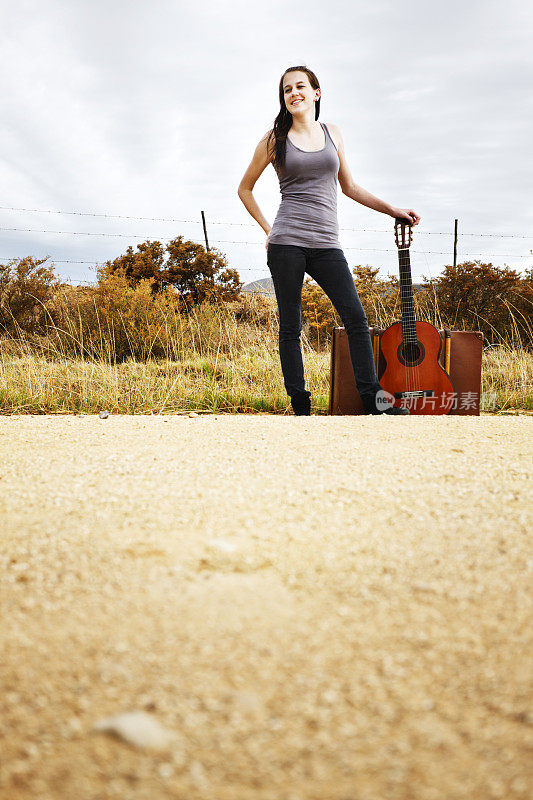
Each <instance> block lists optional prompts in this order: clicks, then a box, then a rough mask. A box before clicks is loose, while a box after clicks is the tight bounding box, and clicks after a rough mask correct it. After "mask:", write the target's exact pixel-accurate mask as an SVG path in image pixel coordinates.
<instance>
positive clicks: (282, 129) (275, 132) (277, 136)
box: [267, 66, 320, 172]
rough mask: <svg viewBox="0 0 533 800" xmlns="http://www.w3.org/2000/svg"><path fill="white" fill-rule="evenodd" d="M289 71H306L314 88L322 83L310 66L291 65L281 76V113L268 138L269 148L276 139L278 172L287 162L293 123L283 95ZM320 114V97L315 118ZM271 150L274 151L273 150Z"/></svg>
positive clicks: (275, 164)
mask: <svg viewBox="0 0 533 800" xmlns="http://www.w3.org/2000/svg"><path fill="white" fill-rule="evenodd" d="M287 72H305V74H306V75H307V77H308V78H309V83H310V84H311V87H312V88H313V89H320V84H319V82H318V78H317V76H316V75H315V73H314V72H313V71H312V70H310V69H309V68H308V67H305V66H304V67H289V68H288V69H286V70H285V72H284V73H283V75H282V76H281V79H280V82H279V104H280V109H279V114H278V116H277V117H276V119H275V120H274V127H273V128H272V130H271V131H270V134H269V136H268V139H267V148H268V147H269V146H270V144H271V142H272V139H273V140H274V149H273V152H274V153H275V155H274V160H273V161H272V164H273V166H274V169H275V170H276V172H277V171H278V169H280V167H282V166H283V164H284V163H285V148H286V147H287V134H288V132H289V130H290V128H291V125H292V114H291V112H290V111H289V110H288V108H287V106H286V105H285V98H284V96H283V78H284V77H285V75H286V74H287ZM319 115H320V97H319V98H318V100H315V120H316V119H318V117H319ZM270 152H272V150H271V151H270Z"/></svg>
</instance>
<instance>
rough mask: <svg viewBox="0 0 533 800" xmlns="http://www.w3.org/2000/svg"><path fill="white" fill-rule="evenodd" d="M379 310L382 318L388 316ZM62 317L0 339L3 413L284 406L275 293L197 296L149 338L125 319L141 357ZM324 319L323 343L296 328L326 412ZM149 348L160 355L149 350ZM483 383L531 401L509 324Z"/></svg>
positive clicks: (530, 368)
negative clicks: (122, 352) (37, 331)
mask: <svg viewBox="0 0 533 800" xmlns="http://www.w3.org/2000/svg"><path fill="white" fill-rule="evenodd" d="M369 319H370V317H369ZM376 319H377V322H378V324H379V325H380V326H381V327H386V325H387V324H390V322H392V321H393V320H390V321H389V320H387V319H385V318H382V317H381V315H380V316H379V318H376ZM66 320H67V321H66V324H65V326H64V327H63V328H58V327H57V326H56V325H51V326H50V329H49V333H48V335H47V336H45V337H42V336H41V337H36V336H33V337H29V336H27V335H25V334H24V332H23V331H19V334H18V336H17V337H4V338H1V339H0V398H1V403H2V411H3V413H4V414H6V413H7V414H11V413H30V414H35V413H37V414H39V413H41V414H42V413H48V414H50V413H59V414H60V413H87V414H90V413H96V412H98V411H99V410H102V409H107V410H108V411H109V412H113V413H116V414H154V413H155V414H168V413H187V412H189V411H191V410H195V411H200V412H223V411H229V412H233V413H235V412H246V413H253V412H272V413H284V412H285V411H287V410H288V408H289V402H288V397H287V394H286V392H285V388H284V385H283V378H282V373H281V366H280V362H279V354H278V324H277V314H276V304H275V299H274V298H264V297H262V296H250V297H243V298H242V300H240V301H238V302H235V303H231V304H227V305H226V306H223V305H207V304H204V305H203V306H200V307H198V308H195V309H193V311H192V313H191V314H190V315H189V316H188V317H185V316H181V315H177V314H169V313H165V314H164V315H163V317H162V322H161V323H160V324H159V325H157V326H156V327H155V328H154V326H153V324H152V327H151V329H150V330H152V331H155V332H153V333H152V334H151V339H150V340H149V341H143V340H142V339H141V337H142V329H140V328H139V326H138V325H137V326H135V325H134V326H130V327H129V332H127V333H128V336H129V337H130V339H131V344H132V352H135V353H139V352H141V353H142V357H131V356H130V357H129V358H124V359H120V358H118V357H117V353H116V349H115V341H116V336H117V331H116V329H115V326H114V324H113V325H109V324H107V325H106V324H105V323H104V322H103V321H102V323H101V324H100V323H99V325H98V330H97V332H96V333H95V334H92V335H87V334H86V333H84V331H83V328H82V327H81V326H79V327H77V324H76V318H75V315H74V316H72V317H70V316H67V318H66ZM428 321H429V320H428ZM152 323H153V321H152ZM331 323H332V324H331V327H333V325H334V324H335V320H334V318H332V321H331ZM331 327H330V329H329V330H330V332H329V335H327V336H326V337H325V336H324V335H323V334H322V336H321V337H320V346H318V345H317V342H316V341H315V340H314V338H313V329H312V326H311V328H310V326H309V324H304V329H303V331H302V352H303V356H304V364H305V372H306V379H307V385H308V388H309V390H310V391H311V392H312V396H313V411H314V413H318V414H320V413H327V405H328V394H329V372H330V340H331ZM125 330H126V329H124V331H125ZM124 331H122V333H124ZM136 335H137V341H133V340H134V339H135V337H136ZM140 345H142V348H141V349H140ZM154 352H163V356H159V357H157V358H155V357H153V353H154ZM481 391H482V406H481V407H482V410H493V411H498V410H509V409H522V410H533V353H531V352H528V351H527V350H526V349H524V348H523V347H522V346H521V344H520V341H519V340H517V339H516V338H515V337H514V334H513V331H511V339H510V342H509V343H507V342H505V341H502V342H501V343H500V344H499V345H498V346H495V347H491V348H487V349H486V351H485V353H484V357H483V367H482V387H481Z"/></svg>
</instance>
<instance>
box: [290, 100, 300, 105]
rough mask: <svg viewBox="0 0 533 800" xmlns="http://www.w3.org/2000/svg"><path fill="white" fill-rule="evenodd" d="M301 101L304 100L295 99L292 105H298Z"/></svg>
mask: <svg viewBox="0 0 533 800" xmlns="http://www.w3.org/2000/svg"><path fill="white" fill-rule="evenodd" d="M301 102H302V101H301V100H293V101H292V103H291V106H296V105H298V103H301Z"/></svg>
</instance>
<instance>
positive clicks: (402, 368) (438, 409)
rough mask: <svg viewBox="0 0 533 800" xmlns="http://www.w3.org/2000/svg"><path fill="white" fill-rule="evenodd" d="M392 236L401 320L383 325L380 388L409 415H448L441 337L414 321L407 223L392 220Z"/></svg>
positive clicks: (450, 397)
mask: <svg viewBox="0 0 533 800" xmlns="http://www.w3.org/2000/svg"><path fill="white" fill-rule="evenodd" d="M394 235H395V239H396V246H397V247H398V260H399V264H400V299H401V312H402V319H401V322H395V323H393V324H392V325H390V326H389V327H388V328H385V330H384V331H383V333H382V334H381V341H380V348H381V352H382V354H383V357H384V359H385V362H386V368H385V371H384V372H383V375H382V376H381V377H380V378H379V382H380V385H381V387H382V388H383V389H384V390H385V391H386V392H389V393H390V394H391V395H392V396H393V398H394V399H392V398H391V399H390V402H391V403H392V405H394V406H404V407H405V408H408V409H409V411H410V413H411V414H449V413H450V411H451V410H452V408H453V407H454V404H455V400H456V394H455V390H454V388H453V385H452V382H451V380H450V376H449V375H448V373H447V372H446V371H445V370H444V369H443V368H442V367H441V365H440V364H439V363H438V358H439V355H440V351H441V347H442V344H441V338H440V335H439V332H438V330H437V328H435V327H434V326H433V325H431V324H430V323H429V322H421V321H420V320H418V321H415V313H414V302H413V284H412V281H411V262H410V259H409V248H410V246H411V224H410V223H409V221H408V220H406V219H395V221H394Z"/></svg>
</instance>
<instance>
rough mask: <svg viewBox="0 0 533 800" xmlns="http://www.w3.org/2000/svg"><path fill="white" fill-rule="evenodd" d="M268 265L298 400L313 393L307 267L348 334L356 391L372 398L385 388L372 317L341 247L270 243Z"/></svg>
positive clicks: (286, 373)
mask: <svg viewBox="0 0 533 800" xmlns="http://www.w3.org/2000/svg"><path fill="white" fill-rule="evenodd" d="M267 264H268V268H269V270H270V274H271V275H272V281H273V283H274V290H275V292H276V300H277V303H278V312H279V355H280V360H281V369H282V372H283V380H284V383H285V389H286V390H287V394H288V395H289V396H290V398H291V401H293V406H294V405H295V404H299V405H301V404H302V403H305V402H306V399H307V398H310V396H311V393H310V392H308V391H306V389H305V378H304V368H303V360H302V351H301V349H300V333H301V330H302V319H301V312H302V286H303V281H304V274H305V273H306V272H307V273H308V274H309V275H310V276H311V277H312V278H313V280H315V281H316V282H317V284H318V285H319V286H320V287H321V289H323V291H324V292H325V293H326V294H327V296H328V297H329V299H330V300H331V302H332V303H333V305H334V307H335V309H336V310H337V312H338V314H339V316H340V318H341V320H342V322H343V324H344V328H345V330H346V334H347V336H348V344H349V350H350V359H351V362H352V367H353V372H354V376H355V383H356V386H357V391H358V392H359V394H360V395H361V398H362V399H363V402H364V403H365V406H366V403H368V402H369V401H370V400H371V399H373V398H374V397H375V395H376V392H378V391H379V390H380V389H381V386H380V384H379V381H378V377H377V375H376V368H375V365H374V353H373V350H372V341H371V339H370V331H369V330H368V320H367V317H366V314H365V312H364V309H363V306H362V305H361V301H360V299H359V295H358V294H357V289H356V288H355V283H354V279H353V276H352V274H351V272H350V269H349V267H348V262H347V261H346V258H345V256H344V253H343V252H342V250H340V249H338V248H334V247H330V248H313V247H299V246H296V245H292V244H273V243H272V244H269V245H268V249H267Z"/></svg>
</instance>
